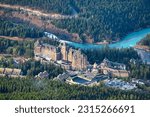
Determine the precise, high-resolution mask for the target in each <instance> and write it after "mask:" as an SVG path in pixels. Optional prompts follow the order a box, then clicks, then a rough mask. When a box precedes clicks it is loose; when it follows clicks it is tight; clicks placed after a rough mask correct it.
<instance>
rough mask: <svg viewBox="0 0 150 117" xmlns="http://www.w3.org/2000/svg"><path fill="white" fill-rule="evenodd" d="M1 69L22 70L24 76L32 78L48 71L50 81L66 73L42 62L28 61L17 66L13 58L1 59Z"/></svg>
mask: <svg viewBox="0 0 150 117" xmlns="http://www.w3.org/2000/svg"><path fill="white" fill-rule="evenodd" d="M0 67H2V68H18V69H21V71H22V75H26V76H27V77H32V78H34V76H36V75H38V74H39V73H40V72H44V71H47V72H48V73H49V79H50V78H54V77H56V76H58V75H59V74H62V73H63V71H64V70H63V69H62V68H61V67H60V66H56V65H54V64H52V63H49V64H42V63H41V62H40V61H34V60H28V61H26V62H24V63H19V64H16V63H15V62H14V60H13V58H2V59H0Z"/></svg>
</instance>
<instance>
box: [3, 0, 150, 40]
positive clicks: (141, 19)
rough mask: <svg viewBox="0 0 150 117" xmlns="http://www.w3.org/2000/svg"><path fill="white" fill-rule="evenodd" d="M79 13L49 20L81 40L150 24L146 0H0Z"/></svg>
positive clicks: (121, 34) (106, 37)
mask: <svg viewBox="0 0 150 117" xmlns="http://www.w3.org/2000/svg"><path fill="white" fill-rule="evenodd" d="M0 3H8V4H13V5H16V4H17V5H23V6H29V7H32V8H36V9H40V10H44V11H46V12H55V13H61V14H67V15H68V14H70V15H71V14H73V11H76V13H78V17H76V18H71V19H63V20H55V21H52V23H53V24H55V25H56V26H57V27H60V28H63V29H67V30H68V31H69V32H71V33H78V34H79V35H80V38H81V39H82V40H83V41H87V39H88V38H89V39H93V40H94V41H95V42H99V41H102V40H107V41H108V42H111V41H114V40H115V41H116V40H119V39H120V38H122V37H124V36H125V35H127V34H128V33H130V32H133V31H137V30H139V29H142V28H146V27H149V26H150V5H149V4H150V1H149V0H111V1H110V0H84V1H83V0H44V1H43V0H36V1H35V0H0Z"/></svg>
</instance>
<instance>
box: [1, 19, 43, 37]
mask: <svg viewBox="0 0 150 117" xmlns="http://www.w3.org/2000/svg"><path fill="white" fill-rule="evenodd" d="M0 35H2V36H11V37H22V38H39V37H43V36H44V32H43V31H42V30H39V29H36V28H31V27H29V26H28V25H25V24H17V23H15V22H11V21H7V20H4V19H2V18H0Z"/></svg>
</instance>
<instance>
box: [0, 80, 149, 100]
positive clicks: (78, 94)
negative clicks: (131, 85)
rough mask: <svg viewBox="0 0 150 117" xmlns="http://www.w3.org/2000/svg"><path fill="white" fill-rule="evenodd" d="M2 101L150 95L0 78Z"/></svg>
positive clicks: (140, 96) (99, 98) (41, 81)
mask: <svg viewBox="0 0 150 117" xmlns="http://www.w3.org/2000/svg"><path fill="white" fill-rule="evenodd" d="M0 99H1V100H2V99H5V100H8V99H9V100H14V99H21V100H28V99H30V100H148V99H150V94H149V93H148V92H141V91H138V92H137V91H135V90H134V91H132V90H131V91H123V90H118V89H112V88H107V87H105V86H104V85H103V84H101V86H95V87H84V86H79V85H72V86H70V85H69V84H64V83H61V82H57V81H52V80H48V79H42V80H37V79H9V78H0Z"/></svg>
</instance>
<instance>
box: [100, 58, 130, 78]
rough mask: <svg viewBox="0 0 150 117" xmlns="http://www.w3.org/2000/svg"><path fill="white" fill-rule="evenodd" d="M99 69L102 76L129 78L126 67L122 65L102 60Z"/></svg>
mask: <svg viewBox="0 0 150 117" xmlns="http://www.w3.org/2000/svg"><path fill="white" fill-rule="evenodd" d="M100 68H101V70H102V72H103V74H106V75H109V76H112V77H129V72H128V71H127V70H126V66H125V65H124V64H120V63H115V62H111V61H109V60H107V59H104V60H103V62H102V63H101V65H100Z"/></svg>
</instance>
